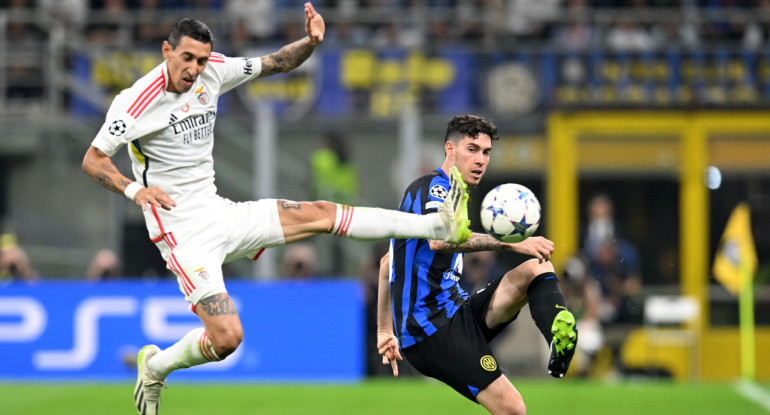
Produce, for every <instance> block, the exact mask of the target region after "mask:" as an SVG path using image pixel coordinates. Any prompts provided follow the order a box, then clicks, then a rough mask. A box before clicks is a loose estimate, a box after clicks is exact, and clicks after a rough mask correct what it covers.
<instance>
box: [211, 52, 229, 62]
mask: <svg viewBox="0 0 770 415" xmlns="http://www.w3.org/2000/svg"><path fill="white" fill-rule="evenodd" d="M209 62H216V63H225V55H223V54H221V53H217V52H211V55H210V56H209Z"/></svg>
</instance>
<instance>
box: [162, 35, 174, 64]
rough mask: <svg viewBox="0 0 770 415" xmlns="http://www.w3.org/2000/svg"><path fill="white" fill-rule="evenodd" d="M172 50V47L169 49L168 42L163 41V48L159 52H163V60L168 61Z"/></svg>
mask: <svg viewBox="0 0 770 415" xmlns="http://www.w3.org/2000/svg"><path fill="white" fill-rule="evenodd" d="M172 50H174V48H173V47H171V44H170V43H168V40H164V41H163V46H162V47H161V51H162V52H163V57H164V58H165V59H168V58H169V57H170V56H171V51H172Z"/></svg>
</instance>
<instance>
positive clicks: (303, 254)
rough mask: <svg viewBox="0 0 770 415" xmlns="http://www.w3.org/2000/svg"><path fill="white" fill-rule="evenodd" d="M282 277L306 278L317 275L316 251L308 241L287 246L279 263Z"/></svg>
mask: <svg viewBox="0 0 770 415" xmlns="http://www.w3.org/2000/svg"><path fill="white" fill-rule="evenodd" d="M281 276H282V277H283V278H287V279H288V278H294V279H307V278H312V277H316V276H318V253H317V252H316V249H315V247H314V246H313V245H312V244H310V243H297V244H294V245H291V246H289V247H288V248H287V249H286V252H285V253H284V255H283V262H282V265H281Z"/></svg>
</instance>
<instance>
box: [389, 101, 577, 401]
mask: <svg viewBox="0 0 770 415" xmlns="http://www.w3.org/2000/svg"><path fill="white" fill-rule="evenodd" d="M498 138H499V137H498V133H497V127H496V126H495V125H494V124H493V123H492V122H491V121H488V120H485V119H483V118H481V117H477V116H474V115H461V116H456V117H452V119H450V120H449V123H448V124H447V130H446V135H445V137H444V151H445V158H444V163H443V164H442V165H441V167H439V168H437V169H436V170H434V171H433V172H432V173H429V174H427V175H425V176H423V177H420V178H418V179H417V180H415V181H414V182H412V184H410V185H409V187H408V188H407V190H406V192H405V193H404V198H403V200H402V201H401V206H400V208H399V209H400V210H401V211H404V212H411V213H415V214H417V215H426V214H432V213H433V212H435V211H436V209H438V208H439V206H441V204H442V203H443V202H444V200H445V199H444V198H445V196H446V195H447V194H448V193H451V192H452V190H454V187H455V186H463V187H466V186H468V185H472V186H475V185H478V184H479V181H480V180H481V177H482V176H483V175H484V172H485V171H486V168H487V166H488V164H489V156H490V152H491V151H492V141H493V140H497V139H498ZM452 169H459V171H460V173H461V174H462V177H463V178H464V183H463V182H459V183H451V181H450V180H449V175H448V173H449V172H450V171H451V170H452ZM491 250H495V251H502V250H507V251H514V252H517V253H520V254H524V255H531V256H533V257H535V258H534V259H530V260H528V261H525V262H524V263H522V264H521V265H519V266H517V267H515V268H514V269H512V270H510V271H508V272H506V273H505V274H504V275H501V276H499V277H497V278H496V279H494V280H493V281H492V282H490V283H489V284H488V285H487V286H486V287H484V288H481V289H479V290H477V291H476V292H475V293H472V294H470V295H469V294H468V293H467V292H465V291H464V290H463V289H462V288H461V287H460V284H459V283H458V281H459V280H460V278H461V277H462V272H463V252H475V251H491ZM553 250H554V244H553V242H551V241H549V240H548V239H546V238H543V237H542V236H532V237H529V238H527V239H525V240H523V241H521V242H519V243H513V244H511V243H503V242H500V241H498V240H497V239H495V238H493V237H492V236H491V235H488V234H486V233H481V234H479V233H474V234H472V235H471V237H470V239H468V241H467V242H465V243H462V244H452V243H447V242H445V241H438V240H425V239H418V238H395V239H393V240H392V241H391V245H390V252H389V253H388V255H385V256H384V257H383V258H382V261H381V262H380V282H379V289H378V291H379V292H378V296H377V297H378V299H377V303H378V307H377V347H378V349H379V350H378V351H379V353H380V355H382V363H383V364H389V363H390V364H391V366H392V368H393V374H394V375H395V376H398V364H397V361H398V360H401V356H402V354H403V355H404V356H405V357H406V358H407V360H409V363H411V364H412V366H414V367H415V369H417V370H418V371H419V372H420V373H422V374H424V375H425V376H430V377H433V378H436V379H438V380H440V381H442V382H444V383H446V384H447V385H449V386H451V387H452V388H453V389H455V390H456V391H457V392H459V393H461V394H462V395H463V396H465V397H466V398H468V399H470V400H472V401H474V402H477V403H479V404H481V405H483V406H484V407H485V408H486V409H487V410H488V411H489V412H490V413H492V414H516V415H523V414H524V413H525V412H526V407H525V405H524V400H523V398H522V396H521V394H520V393H519V392H518V390H516V388H515V387H514V386H513V384H512V383H511V381H510V380H508V378H507V377H506V376H505V375H504V374H503V373H502V371H501V369H500V367H499V366H498V365H497V361H496V360H495V358H494V356H493V354H492V350H491V348H490V347H489V342H490V341H491V340H492V339H493V338H494V337H495V336H497V335H498V334H499V333H500V332H501V331H502V330H503V329H505V327H507V326H508V324H510V323H511V322H512V321H513V320H515V319H516V317H517V316H518V314H519V311H520V310H521V308H522V307H524V305H526V304H527V303H529V308H530V311H531V313H532V318H533V319H534V320H535V324H536V325H537V327H538V328H539V329H540V331H541V333H542V334H543V337H545V340H546V342H547V343H548V344H549V345H550V347H551V357H550V359H549V362H548V373H550V374H551V375H552V376H554V377H559V378H560V377H563V376H564V375H565V374H566V373H567V369H568V368H569V365H570V362H571V360H572V356H573V355H574V353H575V346H576V345H577V328H576V327H575V318H574V316H573V315H572V313H571V312H570V311H569V310H568V309H567V303H566V300H565V298H564V294H562V292H561V288H560V287H559V280H558V279H557V278H556V274H555V272H554V268H553V265H552V264H551V262H550V258H551V254H552V253H553ZM394 323H395V334H394Z"/></svg>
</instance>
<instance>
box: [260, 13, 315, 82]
mask: <svg viewBox="0 0 770 415" xmlns="http://www.w3.org/2000/svg"><path fill="white" fill-rule="evenodd" d="M325 32H326V24H325V23H324V19H323V17H321V15H320V14H318V12H317V11H316V10H315V8H314V7H313V5H312V4H310V3H305V33H307V36H305V37H304V38H302V39H300V40H298V41H296V42H293V43H290V44H288V45H286V46H284V47H282V48H281V50H279V51H278V52H275V53H271V54H269V55H266V56H263V57H262V73H261V74H260V76H270V75H274V74H277V73H285V72H289V71H291V70H292V69H294V68H296V67H298V66H299V65H301V64H302V62H304V61H306V60H307V58H309V57H310V55H311V54H312V53H313V50H314V49H315V47H316V46H317V45H319V44H320V43H321V42H323V41H324V33H325Z"/></svg>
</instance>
